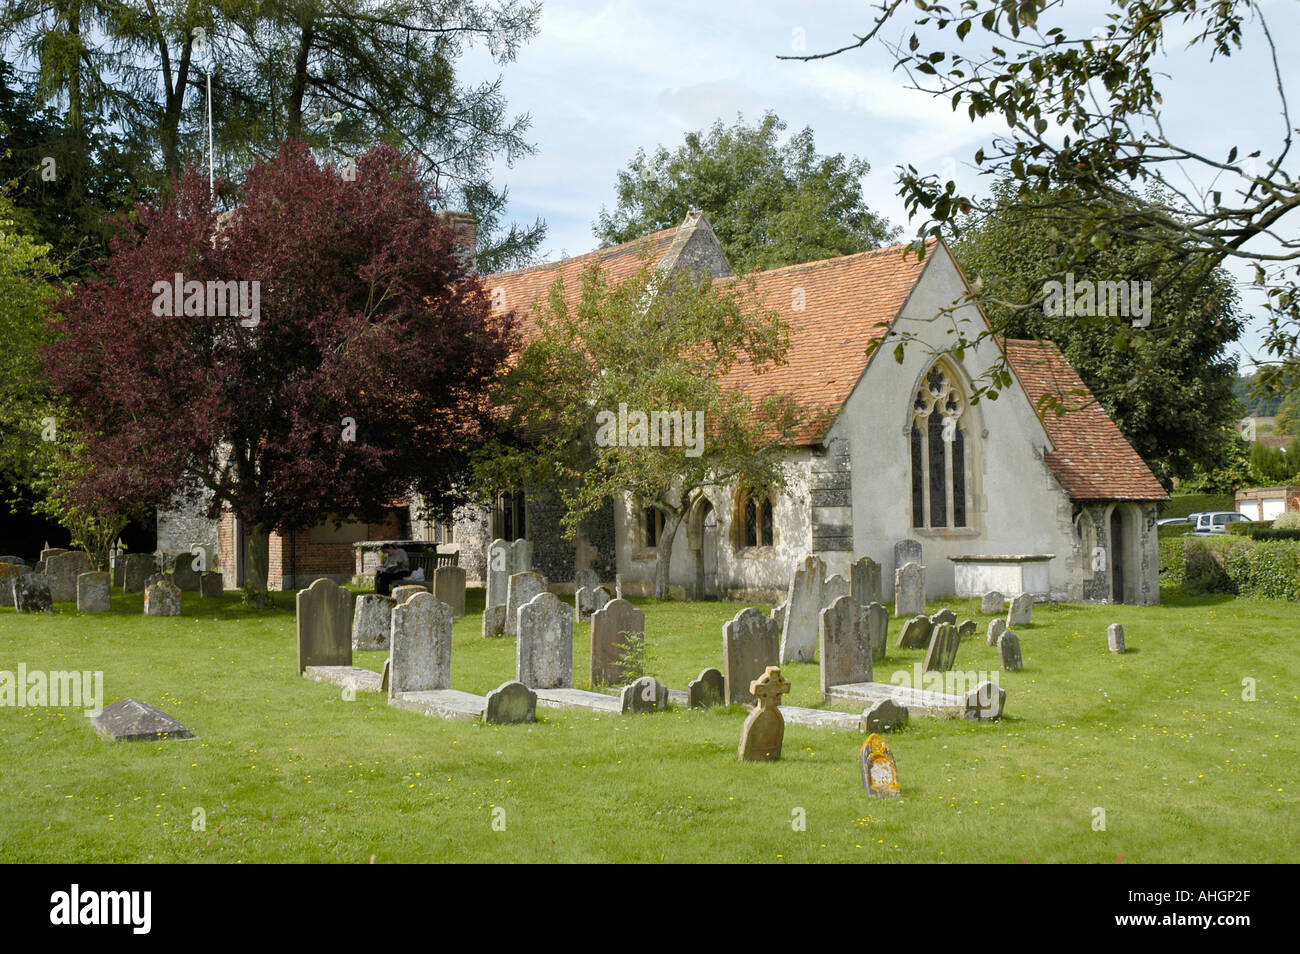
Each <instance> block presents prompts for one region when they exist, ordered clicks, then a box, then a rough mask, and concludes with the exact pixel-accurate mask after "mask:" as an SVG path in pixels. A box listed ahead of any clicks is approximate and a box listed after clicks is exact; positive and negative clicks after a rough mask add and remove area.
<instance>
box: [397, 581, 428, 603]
mask: <svg viewBox="0 0 1300 954" xmlns="http://www.w3.org/2000/svg"><path fill="white" fill-rule="evenodd" d="M428 592H429V588H428V587H426V586H424V585H422V584H419V583H403V584H402V585H401V586H394V587H393V588H392V589H391V590H389V591H388V595H389V596H391V597H392V598H393V602H394V603H397V604H398V605H399V606H400V605H401V604H402V603H405V602H406V601H407V600H409V599H410V598H411V597H412V596H414V595H415V594H416V593H428Z"/></svg>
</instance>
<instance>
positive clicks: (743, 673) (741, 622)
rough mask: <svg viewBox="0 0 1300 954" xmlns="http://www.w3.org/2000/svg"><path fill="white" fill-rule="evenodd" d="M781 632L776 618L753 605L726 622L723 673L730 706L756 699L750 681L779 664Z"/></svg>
mask: <svg viewBox="0 0 1300 954" xmlns="http://www.w3.org/2000/svg"><path fill="white" fill-rule="evenodd" d="M780 633H781V631H780V630H779V629H778V628H777V626H776V622H775V621H774V620H771V619H769V618H768V617H766V616H764V615H763V613H762V611H761V610H757V609H754V608H753V607H752V606H747V607H745V608H744V609H743V610H741V611H740V612H739V613H737V614H736V615H735V617H734V618H732V619H731V620H729V621H727V622H726V623H723V624H722V673H723V678H724V681H725V683H726V699H727V704H728V705H730V704H731V703H733V702H753V701H754V697H753V695H751V694H750V691H749V684H750V683H751V682H753V681H754V680H755V679H757V678H759V677H760V676H762V675H763V673H765V672H766V671H767V668H768V667H769V666H775V665H776V664H777V662H778V660H779V654H780V642H779V641H780Z"/></svg>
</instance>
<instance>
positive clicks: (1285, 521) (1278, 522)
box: [1273, 510, 1300, 530]
mask: <svg viewBox="0 0 1300 954" xmlns="http://www.w3.org/2000/svg"><path fill="white" fill-rule="evenodd" d="M1273 529H1274V530H1300V510H1288V511H1287V512H1286V513H1283V514H1278V516H1277V517H1276V518H1274V520H1273Z"/></svg>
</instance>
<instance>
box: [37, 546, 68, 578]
mask: <svg viewBox="0 0 1300 954" xmlns="http://www.w3.org/2000/svg"><path fill="white" fill-rule="evenodd" d="M67 552H68V550H67V548H66V547H46V548H45V549H44V550H42V551H41V558H40V559H39V560H38V561H37V562H38V563H40V564H41V565H42V566H44V565H45V561H46V560H48V559H49V558H50V557H52V556H54V555H55V554H56V553H67ZM38 572H43V571H38Z"/></svg>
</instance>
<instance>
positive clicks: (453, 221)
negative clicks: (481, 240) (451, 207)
mask: <svg viewBox="0 0 1300 954" xmlns="http://www.w3.org/2000/svg"><path fill="white" fill-rule="evenodd" d="M438 221H439V222H440V223H441V224H443V225H445V226H447V227H449V228H451V229H452V230H453V231H454V232H455V234H456V240H455V241H456V248H455V256H456V261H457V263H458V264H459V265H460V271H461V274H462V275H473V274H474V273H475V272H477V271H478V219H476V218H474V215H473V213H471V212H451V211H447V212H439V213H438Z"/></svg>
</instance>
